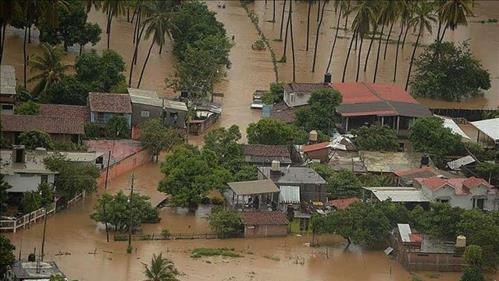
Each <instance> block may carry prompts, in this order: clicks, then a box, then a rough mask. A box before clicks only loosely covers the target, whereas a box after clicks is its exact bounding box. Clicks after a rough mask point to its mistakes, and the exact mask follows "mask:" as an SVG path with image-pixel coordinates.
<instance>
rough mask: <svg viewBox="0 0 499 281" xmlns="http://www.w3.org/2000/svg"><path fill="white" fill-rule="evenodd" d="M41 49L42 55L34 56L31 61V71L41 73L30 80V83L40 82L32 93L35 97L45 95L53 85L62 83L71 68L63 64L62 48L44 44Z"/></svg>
mask: <svg viewBox="0 0 499 281" xmlns="http://www.w3.org/2000/svg"><path fill="white" fill-rule="evenodd" d="M41 47H42V53H41V54H40V55H34V56H32V57H31V59H30V60H29V65H30V68H31V70H32V71H35V72H39V74H37V75H35V76H33V77H31V78H30V79H29V80H28V81H30V82H31V81H38V84H37V85H36V86H35V88H34V89H33V91H32V93H34V94H35V95H39V94H44V93H45V92H46V91H47V89H48V88H50V86H51V85H52V84H53V83H55V82H57V81H60V80H61V79H62V77H63V76H64V73H65V72H66V71H67V70H69V69H70V68H71V66H70V65H66V64H63V63H62V56H63V50H62V48H61V47H60V46H51V45H49V44H47V43H43V44H42V45H41Z"/></svg>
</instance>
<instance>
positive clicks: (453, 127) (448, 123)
mask: <svg viewBox="0 0 499 281" xmlns="http://www.w3.org/2000/svg"><path fill="white" fill-rule="evenodd" d="M434 116H436V117H439V118H440V119H442V120H444V127H445V128H449V129H450V130H451V131H452V132H453V133H454V134H456V135H460V136H461V137H462V138H463V139H466V140H470V137H469V136H468V135H466V133H465V132H464V131H463V130H461V128H460V127H459V126H458V125H457V123H456V122H454V120H452V118H448V117H445V116H440V115H434Z"/></svg>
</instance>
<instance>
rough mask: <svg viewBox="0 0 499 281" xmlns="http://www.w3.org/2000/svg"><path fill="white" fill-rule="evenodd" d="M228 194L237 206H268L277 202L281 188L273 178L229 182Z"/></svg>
mask: <svg viewBox="0 0 499 281" xmlns="http://www.w3.org/2000/svg"><path fill="white" fill-rule="evenodd" d="M227 185H228V186H229V188H230V191H229V192H228V194H227V195H226V197H228V200H229V202H231V204H232V206H233V207H235V208H242V209H245V208H255V209H260V208H268V207H272V204H274V202H277V198H276V197H277V195H276V194H277V193H278V192H279V188H278V187H277V185H276V184H275V183H274V182H273V181H271V180H268V179H266V180H254V181H240V182H229V183H227Z"/></svg>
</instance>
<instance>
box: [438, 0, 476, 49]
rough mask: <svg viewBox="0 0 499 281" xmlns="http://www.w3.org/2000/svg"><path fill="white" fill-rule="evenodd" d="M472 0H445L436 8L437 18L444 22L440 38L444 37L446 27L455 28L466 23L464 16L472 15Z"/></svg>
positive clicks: (440, 39)
mask: <svg viewBox="0 0 499 281" xmlns="http://www.w3.org/2000/svg"><path fill="white" fill-rule="evenodd" d="M473 3H474V1H473V0H447V1H445V2H444V3H443V4H442V6H440V8H439V9H438V16H439V20H440V21H441V22H442V23H443V24H445V26H444V30H443V31H442V34H441V36H440V38H439V39H438V41H439V42H441V41H442V40H443V39H444V36H445V31H446V30H447V28H450V29H451V30H455V29H456V28H457V26H458V25H467V24H468V20H467V19H466V17H468V16H472V15H473V9H472V7H473Z"/></svg>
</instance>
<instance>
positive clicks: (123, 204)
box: [90, 190, 160, 231]
mask: <svg viewBox="0 0 499 281" xmlns="http://www.w3.org/2000/svg"><path fill="white" fill-rule="evenodd" d="M129 199H130V196H127V195H125V194H124V193H123V191H121V190H120V191H119V192H118V193H116V194H115V195H111V194H108V193H105V194H103V195H102V196H101V197H100V198H99V199H98V200H97V205H96V206H95V212H94V213H93V214H92V215H90V217H91V218H92V219H93V220H95V221H98V222H101V223H108V224H110V225H112V226H114V228H115V230H117V231H125V230H127V229H129V227H130V222H132V228H136V227H138V226H139V225H140V224H142V223H154V222H158V221H159V220H160V218H159V216H158V210H157V209H155V208H154V207H152V206H151V203H150V202H149V197H147V196H144V195H140V194H137V193H134V194H133V196H132V200H131V203H130V200H129ZM130 204H131V206H130ZM104 207H105V211H104Z"/></svg>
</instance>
